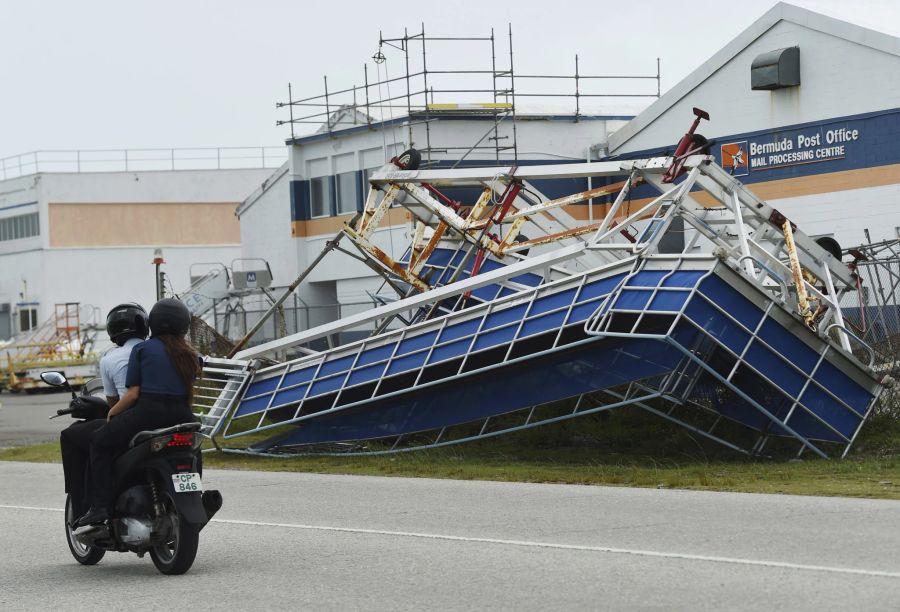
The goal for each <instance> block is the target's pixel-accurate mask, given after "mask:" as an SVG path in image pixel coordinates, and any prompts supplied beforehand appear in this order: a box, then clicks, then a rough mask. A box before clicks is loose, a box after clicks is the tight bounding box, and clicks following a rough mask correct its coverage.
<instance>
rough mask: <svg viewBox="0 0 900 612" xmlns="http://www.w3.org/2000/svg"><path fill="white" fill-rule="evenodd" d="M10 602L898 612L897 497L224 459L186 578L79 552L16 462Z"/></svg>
mask: <svg viewBox="0 0 900 612" xmlns="http://www.w3.org/2000/svg"><path fill="white" fill-rule="evenodd" d="M0 482H2V483H3V486H2V487H0V524H2V528H0V609H4V610H18V609H42V610H46V609H50V608H56V609H60V610H70V609H88V608H95V607H97V606H102V607H103V608H111V609H136V608H139V607H149V606H152V607H153V608H156V609H173V608H187V607H191V608H196V609H213V608H217V609H222V608H228V609H246V608H251V609H279V608H291V609H301V610H307V609H312V610H348V609H351V610H352V609H366V610H385V609H390V610H414V609H416V610H420V609H423V608H428V609H508V610H513V609H515V610H547V609H590V610H595V609H602V610H610V609H611V610H623V609H627V610H632V609H635V610H724V609H727V610H772V609H786V610H817V611H821V610H847V609H865V610H879V609H883V610H896V609H897V608H898V605H900V604H898V602H900V555H898V554H897V551H898V549H900V530H898V529H897V525H898V523H900V503H898V502H893V501H880V500H853V499H836V498H813V497H791V496H770V495H748V494H730V493H706V492H692V491H669V490H648V489H627V488H608V487H588V486H570V485H537V484H514V483H488V482H464V481H451V480H428V479H403V478H375V477H359V476H332V475H315V474H289V473H267V472H237V471H214V470H209V471H208V473H207V474H206V475H205V482H206V486H207V487H208V488H218V489H220V490H221V491H222V492H223V495H224V497H225V506H224V507H223V509H222V510H221V512H220V513H219V515H217V517H216V519H215V520H214V522H213V523H211V524H210V525H209V526H207V528H206V529H205V530H204V531H203V533H202V535H201V542H200V552H199V554H198V556H197V560H196V562H195V564H194V567H193V568H192V569H191V570H190V572H189V573H188V574H186V575H184V576H180V577H165V576H161V575H159V574H157V573H156V570H155V569H154V567H153V565H152V563H151V562H150V560H149V557H148V558H145V559H138V558H137V557H136V556H135V555H132V554H114V553H107V555H106V557H105V558H104V559H103V561H102V562H101V563H100V564H99V565H97V566H94V567H82V566H79V565H77V564H76V563H75V562H74V560H73V559H72V558H71V557H70V556H69V552H68V549H67V547H66V544H65V541H64V539H63V531H62V528H63V524H62V513H61V512H60V511H59V510H58V509H59V508H60V506H61V504H62V502H63V498H62V495H61V493H60V491H61V490H62V478H61V475H60V468H59V466H58V465H43V464H24V463H9V462H0Z"/></svg>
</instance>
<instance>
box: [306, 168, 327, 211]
mask: <svg viewBox="0 0 900 612" xmlns="http://www.w3.org/2000/svg"><path fill="white" fill-rule="evenodd" d="M330 214H331V177H329V176H319V177H316V178H314V179H310V181H309V215H310V217H312V218H313V219H315V218H316V217H327V216H328V215H330Z"/></svg>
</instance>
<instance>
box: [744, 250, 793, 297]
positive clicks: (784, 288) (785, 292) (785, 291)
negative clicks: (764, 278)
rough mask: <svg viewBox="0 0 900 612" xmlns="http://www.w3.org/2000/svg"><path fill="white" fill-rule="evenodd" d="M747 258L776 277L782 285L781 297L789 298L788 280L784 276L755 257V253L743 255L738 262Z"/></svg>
mask: <svg viewBox="0 0 900 612" xmlns="http://www.w3.org/2000/svg"><path fill="white" fill-rule="evenodd" d="M745 259H749V260H750V261H752V262H753V263H755V264H756V265H758V266H759V267H760V268H762V269H763V270H765V271H766V272H768V273H769V276H770V277H771V278H774V279H775V280H776V281H777V282H778V284H779V285H781V299H782V300H786V299H787V296H788V288H787V282H785V280H784V279H783V278H781V277H780V276H779V275H778V273H777V272H775V270H773V269H772V268H770V267H769V266H767V265H766V264H764V263H763V262H762V261H760V260H759V259H757V258H756V257H754V256H753V255H744V256H743V257H741V258H740V259H738V264H741V263H743V261H744V260H745Z"/></svg>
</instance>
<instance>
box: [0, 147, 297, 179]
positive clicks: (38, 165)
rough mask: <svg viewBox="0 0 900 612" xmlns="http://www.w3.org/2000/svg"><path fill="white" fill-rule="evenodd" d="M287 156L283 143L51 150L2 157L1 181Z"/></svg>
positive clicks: (232, 164)
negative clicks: (34, 175)
mask: <svg viewBox="0 0 900 612" xmlns="http://www.w3.org/2000/svg"><path fill="white" fill-rule="evenodd" d="M287 156H288V153H287V149H286V148H285V147H282V146H273V147H267V146H254V147H182V148H145V149H47V150H41V151H29V152H27V153H20V154H18V155H11V156H9V157H3V158H0V180H6V179H11V178H17V177H20V176H28V175H31V174H38V173H39V172H75V173H81V172H123V171H124V172H129V171H140V170H223V169H248V168H277V167H279V166H281V165H282V164H283V163H284V162H285V161H287Z"/></svg>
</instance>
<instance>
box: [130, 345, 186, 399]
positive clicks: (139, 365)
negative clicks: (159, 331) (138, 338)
mask: <svg viewBox="0 0 900 612" xmlns="http://www.w3.org/2000/svg"><path fill="white" fill-rule="evenodd" d="M125 386H126V387H134V386H139V387H140V388H141V393H142V394H144V393H155V394H159V395H178V396H181V397H187V389H185V387H184V381H183V380H182V379H181V376H180V375H179V374H178V370H176V369H175V367H174V366H173V365H172V362H171V360H169V355H168V353H166V345H165V344H163V343H162V341H161V340H160V339H159V338H150V339H149V340H146V341H144V342H141V343H140V344H138V345H137V346H135V347H134V348H133V349H132V350H131V357H130V358H129V360H128V373H127V374H126V376H125Z"/></svg>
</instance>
